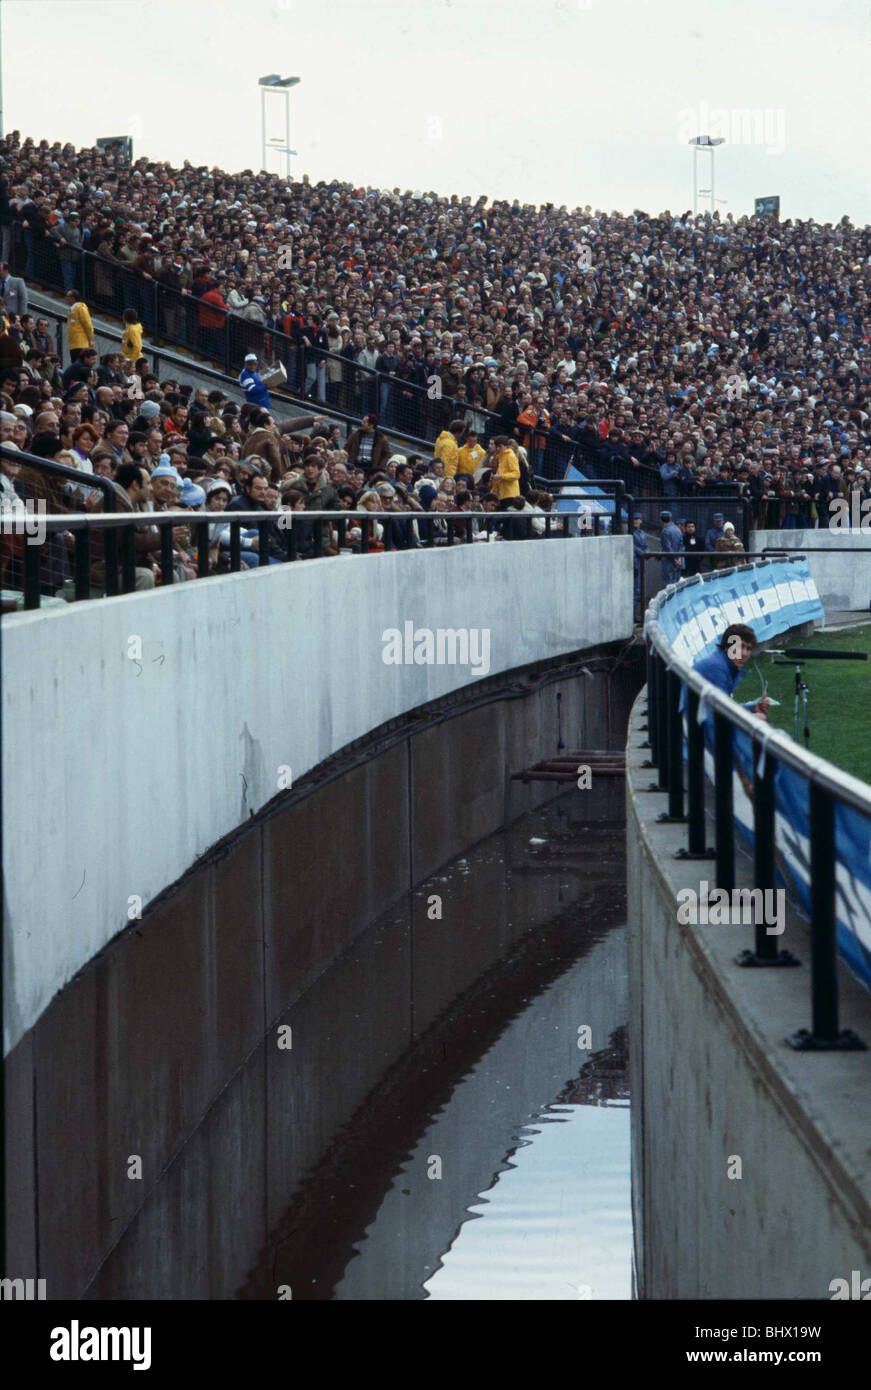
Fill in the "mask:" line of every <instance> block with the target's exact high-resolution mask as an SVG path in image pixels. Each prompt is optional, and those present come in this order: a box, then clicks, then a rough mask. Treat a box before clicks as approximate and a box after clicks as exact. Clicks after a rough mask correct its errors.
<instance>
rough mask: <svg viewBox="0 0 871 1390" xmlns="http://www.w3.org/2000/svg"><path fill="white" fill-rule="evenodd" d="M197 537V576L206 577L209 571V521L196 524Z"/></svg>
mask: <svg viewBox="0 0 871 1390" xmlns="http://www.w3.org/2000/svg"><path fill="white" fill-rule="evenodd" d="M195 529H196V537H197V577H198V578H199V579H205V578H207V576H208V573H209V523H208V522H207V521H198V522H197V524H196V528H195Z"/></svg>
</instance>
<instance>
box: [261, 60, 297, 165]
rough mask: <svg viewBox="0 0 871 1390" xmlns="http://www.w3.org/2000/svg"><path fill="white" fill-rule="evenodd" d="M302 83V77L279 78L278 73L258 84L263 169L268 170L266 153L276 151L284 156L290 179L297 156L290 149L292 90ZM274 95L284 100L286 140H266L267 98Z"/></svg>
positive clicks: (275, 138) (271, 74) (272, 138)
mask: <svg viewBox="0 0 871 1390" xmlns="http://www.w3.org/2000/svg"><path fill="white" fill-rule="evenodd" d="M301 81H302V78H301V77H279V75H278V73H277V72H272V73H269V74H268V75H267V76H266V77H261V79H260V81H259V82H258V84H257V85H258V87H259V88H260V158H261V167H262V168H263V170H264V171H265V170H266V151H267V149H270V150H275V151H276V152H277V153H278V154H283V155H284V177H285V178H286V179H289V178H290V156H291V155H292V154H296V150H292V149H291V148H290V89H291V87H297V86H298V85H299V83H300V82H301ZM270 93H272V95H273V96H274V97H277V96H280V97H282V98H283V100H284V138H283V139H282V137H281V136H280V135H279V136H273V137H271V138H270V139H269V140H267V138H266V98H267V96H269V94H270Z"/></svg>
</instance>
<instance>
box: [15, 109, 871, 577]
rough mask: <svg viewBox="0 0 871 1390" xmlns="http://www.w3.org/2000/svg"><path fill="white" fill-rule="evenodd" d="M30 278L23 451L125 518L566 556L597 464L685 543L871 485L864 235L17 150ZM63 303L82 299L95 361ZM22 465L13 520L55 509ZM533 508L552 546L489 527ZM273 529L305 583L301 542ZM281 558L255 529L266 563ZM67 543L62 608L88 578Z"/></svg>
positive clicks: (814, 515)
mask: <svg viewBox="0 0 871 1390" xmlns="http://www.w3.org/2000/svg"><path fill="white" fill-rule="evenodd" d="M0 261H2V265H0V301H2V302H0V315H2V316H0V397H2V399H0V441H2V442H3V443H4V444H11V445H14V446H16V447H17V448H18V449H19V450H24V451H26V452H28V453H29V454H30V455H31V456H33V455H36V456H37V457H39V458H41V459H44V460H47V461H52V460H53V461H55V462H56V463H59V464H61V465H66V466H67V467H72V468H75V469H78V470H79V471H80V472H82V473H83V474H88V473H94V474H97V475H99V476H103V477H106V478H110V479H111V480H112V483H113V488H114V491H115V494H116V496H117V497H118V499H119V500H118V507H119V508H120V509H122V510H127V509H130V510H134V511H136V510H142V511H144V510H155V511H158V510H166V509H167V508H175V507H177V506H181V507H182V508H185V509H189V510H191V511H194V512H200V511H201V512H203V513H205V512H209V513H215V514H216V515H217V514H220V513H225V512H226V513H230V512H231V511H232V510H233V509H234V508H235V509H237V510H244V511H245V513H246V515H247V514H248V513H249V512H250V511H251V510H255V511H256V510H258V509H260V510H262V509H265V510H266V511H269V512H276V511H280V510H291V511H294V512H303V511H312V510H313V511H318V512H319V511H330V510H333V509H335V510H336V511H341V512H345V513H352V514H353V515H354V517H355V518H356V520H355V521H354V522H353V523H352V522H349V521H348V520H347V518H346V521H345V523H344V524H343V525H342V526H341V528H338V529H335V530H330V529H329V528H328V531H327V533H326V536H323V535H322V534H321V533H320V531H319V535H318V539H317V544H316V545H315V541H314V538H313V535H309V536H308V537H307V534H306V529H305V527H304V526H302V525H301V522H299V521H298V522H297V524H296V536H295V541H294V544H295V545H297V544H299V545H300V546H301V551H299V552H298V553H301V554H302V555H305V554H306V553H311V554H313V553H318V554H332V553H339V552H340V551H342V550H345V549H348V548H355V547H356V548H365V549H370V548H371V549H377V548H397V547H401V546H405V545H416V544H420V543H432V542H433V540H434V539H435V540H436V542H438V541H439V540H440V539H444V538H446V530H445V529H444V528H445V522H444V520H443V519H442V517H440V516H439V513H442V514H447V515H451V516H452V515H454V514H456V513H457V512H463V511H467V512H469V513H470V514H474V517H475V518H476V519H474V520H470V521H469V522H468V528H469V529H468V532H467V536H468V538H478V537H479V536H480V537H481V538H482V539H483V538H484V537H485V536H493V535H495V536H497V537H499V538H503V539H509V538H520V537H521V536H523V537H526V536H535V535H541V534H545V533H548V534H549V531H550V527H549V522H548V521H547V520H546V519H547V518H549V516H550V514H551V511H552V509H553V505H554V503H553V497H552V495H551V492H550V491H548V490H547V487H548V483H547V482H543V480H548V482H553V484H554V485H556V484H558V483H559V482H560V481H561V480H562V479H564V478H565V477H566V475H567V471H568V470H570V469H572V470H574V473H575V476H578V477H581V478H584V477H586V478H591V477H595V478H602V479H604V478H611V479H615V480H620V481H622V483H623V484H624V486H625V487H626V488H627V490H628V491H629V492H630V493H631V494H632V495H633V496H634V497H636V498H642V499H649V501H650V504H651V506H652V507H653V508H654V510H653V511H651V512H650V514H649V515H648V516H647V518H646V521H647V524H648V525H654V526H656V527H657V528H658V525H659V523H658V520H657V518H658V516H659V511H660V507H669V508H673V509H675V510H676V511H681V512H682V511H687V513H688V514H689V512H690V510H691V509H692V508H695V511H694V512H693V515H694V516H696V517H697V519H698V522H699V524H698V525H697V528H696V529H697V530H699V531H705V530H707V529H708V527H709V525H710V519H711V514H712V513H713V510H714V506H713V505H712V507H711V508H710V509H709V510H708V514H707V515H705V514H704V512H703V511H702V510H701V509H700V499H701V503H704V500H705V499H706V498H708V497H710V498H711V500H712V503H713V504H714V505H716V499H719V498H722V497H723V496H725V495H727V494H731V495H734V496H735V497H738V496H739V495H743V496H745V497H747V498H748V499H749V502H750V506H751V508H752V513H753V518H754V521H755V522H756V523H757V524H759V525H765V526H769V527H772V526H787V527H789V526H795V525H813V524H816V523H817V522H818V523H819V524H821V525H824V524H826V522H827V519H828V503H829V502H830V501H831V500H832V499H833V498H834V497H838V496H840V497H848V496H849V495H850V493H857V494H858V495H859V497H860V499H861V500H864V499H865V498H866V497H868V496H869V494H871V471H869V470H871V420H869V415H868V413H867V411H866V410H865V409H864V406H865V403H866V397H867V386H868V380H869V365H868V342H869V327H871V314H869V308H868V294H867V284H868V279H869V274H871V233H869V231H868V230H867V229H856V228H854V227H852V226H851V224H850V223H849V221H848V220H847V219H843V220H842V222H841V223H839V224H838V225H837V226H834V227H833V226H831V225H827V226H819V225H817V224H815V223H812V222H809V223H807V222H806V223H800V222H794V223H793V222H786V223H784V224H780V225H778V224H776V223H772V222H771V221H770V220H768V219H761V218H760V219H757V218H742V219H740V220H738V221H732V220H731V218H727V219H725V220H721V219H720V218H719V216H718V215H715V216H714V217H713V218H710V217H705V218H702V217H699V218H697V219H694V218H692V217H690V216H688V215H684V216H680V217H675V216H672V215H671V214H668V213H665V214H662V215H660V216H657V217H654V216H649V215H647V214H645V213H642V212H635V213H633V214H632V215H631V216H621V215H618V214H607V215H606V214H604V213H601V212H598V211H595V212H594V211H593V210H592V209H590V208H589V207H587V208H584V209H575V210H574V211H569V210H567V209H566V208H565V207H561V208H555V207H553V206H550V205H548V206H545V207H543V208H535V207H531V206H523V207H521V206H519V205H518V204H516V203H515V204H513V205H512V204H508V203H495V204H490V203H488V201H487V200H486V199H485V198H479V199H477V200H472V199H470V198H465V199H460V198H458V197H456V196H454V197H451V198H444V197H437V196H436V195H434V194H426V195H422V194H420V193H416V192H415V193H405V194H401V193H400V192H399V191H398V190H393V191H389V190H373V189H363V188H353V187H352V186H350V185H348V184H340V183H333V184H329V185H327V184H319V185H317V186H313V185H311V184H310V183H308V181H306V180H303V181H302V182H301V183H288V182H287V181H285V180H283V179H281V178H279V177H278V176H276V175H269V174H265V173H260V174H254V173H252V172H251V171H245V172H244V173H242V174H237V175H231V174H226V173H223V172H222V171H220V170H217V169H211V170H209V169H206V168H196V169H195V168H193V167H191V166H190V165H189V164H187V163H186V164H185V165H184V167H183V168H181V169H174V168H170V167H169V166H168V165H166V164H157V163H152V162H149V161H147V160H144V159H140V160H137V161H136V162H135V164H133V165H132V166H131V165H129V164H127V163H125V162H124V161H123V160H122V159H121V158H120V157H116V156H112V155H110V154H104V153H102V152H100V151H99V150H97V149H90V150H80V151H76V150H75V149H74V148H73V147H72V146H69V145H65V146H61V145H59V144H55V145H49V144H48V143H47V142H44V141H43V142H42V143H40V144H35V143H34V142H32V141H29V140H25V141H22V140H21V139H20V137H19V136H18V134H17V132H13V133H12V134H11V135H10V136H8V137H7V138H5V139H4V140H2V141H0ZM33 286H39V287H41V288H42V289H48V290H53V291H57V292H61V293H65V294H66V298H67V305H68V319H67V333H68V347H69V356H70V359H71V360H70V362H69V365H67V366H64V364H63V360H62V359H61V357H60V355H59V354H58V353H57V352H56V351H55V350H54V349H55V344H54V342H53V340H52V335H51V332H50V328H49V325H48V322H47V320H46V319H45V318H42V319H41V318H40V314H39V312H38V311H33V310H32V309H31V306H30V305H29V302H28V293H29V291H30V292H32V287H33ZM92 314H93V315H94V316H96V315H97V314H101V315H104V316H111V317H112V318H113V319H115V320H116V321H120V323H121V325H122V327H123V339H122V342H121V346H120V352H118V353H108V354H107V353H105V352H103V353H101V354H97V353H96V351H95V350H94V347H93V345H94V340H95V335H94V328H93V323H92V320H91V315H92ZM161 342H163V343H168V344H173V345H175V346H176V347H178V348H180V349H182V350H187V351H189V352H192V353H196V354H197V355H199V356H201V357H203V358H205V359H207V360H209V361H211V362H213V363H217V364H219V365H220V366H221V367H222V368H223V369H224V370H226V371H227V372H228V373H231V374H232V376H233V377H234V378H237V379H238V380H239V383H240V386H241V387H242V389H243V391H244V395H245V403H244V404H243V405H241V407H240V406H238V405H236V404H234V403H233V402H231V401H229V400H228V399H227V397H226V394H225V393H224V392H223V391H222V390H219V389H215V390H212V391H207V390H204V389H202V388H193V387H192V386H190V385H189V384H188V383H185V381H184V380H183V379H182V378H183V372H181V371H179V372H178V373H173V374H172V375H169V376H167V375H166V373H165V372H164V373H163V375H162V378H161V379H158V377H157V376H156V375H155V374H154V373H153V372H152V370H151V365H150V363H149V356H148V355H149V346H148V344H149V343H151V344H152V345H153V344H159V343H161ZM269 383H272V384H273V385H274V384H276V383H277V384H278V385H279V387H280V388H283V387H284V384H285V383H286V390H287V392H288V393H290V394H291V395H292V396H293V397H294V398H295V399H296V400H298V401H302V402H303V403H304V404H303V405H302V406H301V407H300V406H298V407H297V414H296V416H295V417H292V416H289V418H285V419H281V418H279V417H278V416H276V414H274V413H273V410H274V400H273V399H271V398H270V384H269ZM302 410H306V411H310V412H311V413H309V414H303V413H301V411H302ZM288 415H289V412H288ZM327 416H329V417H330V418H329V419H328V418H327ZM337 418H341V419H342V420H343V422H344V427H342V426H337V425H336V424H335V423H331V421H333V422H334V421H335V420H336V419H337ZM397 437H399V438H401V439H402V440H403V441H404V442H403V444H402V446H401V450H400V449H398V448H397V447H396V446H395V445H393V446H391V438H393V439H394V440H395V439H396V438H397ZM0 464H2V485H0V505H2V507H3V508H4V510H14V509H15V507H16V504H17V503H16V499H17V502H18V503H20V501H21V499H22V498H25V497H28V496H30V497H33V496H37V495H39V488H38V487H37V484H36V480H35V478H34V477H33V476H30V477H29V478H28V473H30V475H32V474H33V469H32V468H31V469H30V470H28V468H27V467H26V466H19V465H16V463H15V461H14V450H5V451H4V456H3V457H2V460H0ZM28 482H29V487H28V486H27V485H26V484H27V483H28ZM41 486H42V489H43V495H45V496H46V497H47V499H48V500H49V501H50V503H51V507H52V509H54V507H55V506H57V507H60V508H62V509H67V510H73V511H82V510H85V509H88V508H92V509H94V510H96V509H97V508H98V507H100V506H101V505H102V499H101V498H100V497H99V496H98V495H97V493H96V492H95V490H94V489H93V488H89V487H88V486H87V485H86V484H85V483H84V482H82V484H81V485H76V484H75V483H72V482H71V481H70V480H69V479H68V478H66V479H65V480H64V481H62V482H60V481H58V479H57V478H56V479H55V481H54V482H53V483H46V482H45V479H44V478H43V481H42V484H41ZM521 510H522V511H523V512H525V513H527V514H529V513H532V514H533V515H532V519H531V520H530V517H529V516H528V515H527V517H526V519H525V520H526V525H525V527H524V529H523V530H522V531H518V530H517V529H516V525H517V522H516V520H511V519H509V520H503V519H501V518H500V519H499V521H498V523H497V524H495V525H493V526H491V525H488V526H487V527H486V528H485V527H483V526H482V525H481V522H480V516H481V515H482V514H484V513H488V512H493V513H503V512H507V513H511V512H514V511H521ZM385 511H386V512H387V513H389V514H390V515H388V516H387V517H383V516H382V513H383V512H385ZM366 512H372V513H373V514H377V515H378V517H379V519H378V520H377V521H372V522H365V521H363V520H362V519H361V518H362V515H363V514H364V513H366ZM271 524H272V525H273V526H274V529H273V531H272V532H270V537H269V549H270V555H269V559H270V560H273V559H274V560H276V561H277V560H280V559H281V558H286V547H287V537H286V536H285V535H283V534H282V533H281V528H280V527H279V526H278V525H277V523H275V522H274V520H273V523H271ZM727 524H731V522H730V523H727ZM512 527H514V528H515V529H513V530H512ZM227 530H228V528H227V524H226V522H225V523H224V524H222V523H221V522H220V520H215V521H214V522H211V523H210V529H209V542H210V543H209V561H208V566H206V565H205V564H204V562H203V560H201V558H200V556H199V554H198V547H196V546H192V544H191V538H190V535H186V534H185V528H184V527H180V528H179V529H178V534H177V545H176V547H175V549H174V553H173V560H172V564H173V570H174V578H175V579H177V580H178V579H184V578H189V577H194V576H195V575H196V574H202V573H205V572H209V573H214V572H220V571H221V569H222V568H223V567H225V566H226V564H227V552H228V549H229V542H228V536H227ZM198 534H202V532H201V531H200V532H199V533H198ZM261 536H262V533H261V532H258V533H257V534H255V533H254V528H247V534H244V535H243V537H242V541H241V545H242V550H243V563H245V561H246V560H247V561H248V562H252V561H253V559H254V557H255V556H256V557H257V561H258V562H259V559H260V557H259V553H258V550H259V542H260V539H261ZM14 541H15V538H9V537H4V541H3V544H4V565H5V573H4V585H5V586H6V587H12V588H15V587H16V581H15V570H16V565H18V564H19V563H20V556H18V555H16V553H15V544H14ZM149 541H150V542H151V545H150V546H149ZM64 543H66V544H67V545H69V544H70V542H69V538H67V539H66V542H65V541H64V539H63V538H62V537H58V538H55V539H54V541H53V543H52V544H53V546H54V551H55V552H56V553H55V557H54V560H53V561H52V564H51V565H50V566H47V567H46V574H45V576H44V579H43V585H44V587H43V591H44V592H46V593H49V592H50V593H58V592H59V591H61V588H62V584H63V583H68V582H69V579H68V575H66V576H65V575H64V555H63V545H64ZM136 547H137V555H136V582H137V586H139V587H150V586H151V585H152V584H153V583H155V582H157V583H159V582H161V581H163V582H166V580H165V578H164V575H163V571H165V569H166V560H167V552H166V549H165V547H164V548H163V550H162V552H161V553H162V557H163V562H164V563H163V565H161V560H160V558H159V557H158V555H157V551H156V549H155V537H154V535H153V534H150V532H149V529H148V528H147V527H143V528H142V529H141V531H140V532H139V534H138V537H137V542H136ZM711 548H713V547H711ZM717 548H719V549H722V548H723V547H722V546H719V547H717ZM58 579H61V581H62V583H61V585H58V584H57V580H58ZM93 580H94V584H95V587H96V589H97V590H99V586H100V582H101V581H100V573H99V558H98V559H97V560H95V564H94V574H93Z"/></svg>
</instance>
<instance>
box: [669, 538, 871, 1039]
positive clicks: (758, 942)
mask: <svg viewBox="0 0 871 1390" xmlns="http://www.w3.org/2000/svg"><path fill="white" fill-rule="evenodd" d="M789 558H790V561H792V562H795V561H799V560H800V559H801V556H800V555H794V554H793V555H791V556H790V557H789ZM771 563H773V562H772V561H770V560H757V561H755V562H753V563H752V564H749V565H740V566H733V567H732V569H733V570H735V569H737V570H758V569H762V568H764V567H765V566H766V565H769V564H771ZM730 572H731V571H729V570H726V571H719V572H718V574H720V575H722V574H724V573H725V574H728V573H730ZM713 578H714V576H713V575H698V576H696V577H694V578H692V579H686V580H683V581H682V582H681V583H680V584H679V585H677V586H676V588H670V589H669V590H667V591H666V592H664V593H662V594H658V595H657V596H656V598H654V599H653V600H652V601H651V603H650V606H649V607H648V609H647V615H646V620H645V629H644V631H645V642H646V646H647V701H648V703H647V730H648V743H649V746H650V760H649V766H651V767H654V768H656V769H657V772H658V780H657V782H656V783H655V784H653V785H652V787H651V790H654V789H655V790H660V791H664V792H667V793H668V810H667V812H666V813H664V815H663V816H661V817H660V819H661V820H667V821H671V822H676V823H681V824H686V827H687V845H686V849H684V850H679V851H678V852H677V854H676V856H675V857H676V858H680V859H713V860H714V866H715V868H714V872H715V879H716V887H717V888H718V889H723V890H725V891H726V892H727V893H729V894H731V893H732V892H733V891H734V889H735V886H736V884H735V816H734V806H733V772H734V771H735V769H736V762H735V752H734V746H733V745H734V735H735V732H736V731H740V732H741V733H743V734H745V735H746V736H747V738H748V739H749V740H750V745H751V754H752V766H753V794H752V803H753V841H754V857H753V884H754V888H758V889H762V890H763V892H764V891H766V890H770V891H772V892H773V891H774V889H775V881H776V866H777V858H776V840H775V829H776V823H775V817H776V798H775V774H776V769H777V766H778V764H780V765H782V766H783V767H786V768H790V769H792V771H794V772H796V773H798V774H799V776H800V777H801V778H802V779H803V780H804V781H805V782H806V783H807V785H808V797H809V825H810V903H811V922H810V931H811V1013H812V1021H811V1027H810V1029H803V1028H802V1029H798V1030H797V1031H796V1032H795V1033H793V1034H791V1035H790V1037H789V1038H788V1039H787V1041H788V1042H789V1044H790V1046H791V1047H794V1048H797V1049H799V1050H802V1051H827V1050H854V1049H862V1050H864V1049H865V1044H864V1043H863V1042H862V1041H861V1039H859V1038H858V1037H857V1036H856V1035H855V1033H853V1032H852V1031H851V1030H850V1029H841V1028H840V1026H839V1021H838V973H837V912H836V864H837V859H836V845H835V816H836V810H837V807H839V806H846V807H849V808H851V809H852V810H854V811H856V812H858V813H859V814H860V815H862V816H863V817H864V818H866V819H868V820H869V821H871V788H869V787H868V786H866V784H865V783H864V782H860V781H859V780H858V778H856V777H851V776H850V774H849V773H847V772H841V771H839V770H838V769H837V768H835V767H833V766H832V764H831V763H828V762H826V761H825V760H824V759H822V758H819V757H817V756H816V755H815V754H813V753H810V752H808V751H807V750H805V749H803V748H802V747H801V746H800V745H799V744H797V743H795V742H793V740H792V739H790V738H789V737H788V736H787V735H786V734H784V733H781V732H780V731H778V730H776V729H773V728H771V727H770V725H769V724H768V723H767V722H766V721H764V720H761V719H759V718H757V717H756V716H755V715H753V714H751V713H750V712H749V711H747V710H745V709H743V708H742V707H741V706H740V705H738V704H736V703H735V702H734V701H732V700H731V699H729V698H728V697H727V696H726V695H725V694H724V693H723V692H722V691H720V690H718V689H716V687H714V686H713V685H711V683H710V682H709V681H707V680H705V679H704V678H703V677H701V676H699V675H698V674H697V673H696V672H695V671H694V670H693V669H692V667H690V666H688V665H687V664H686V663H685V662H684V661H682V660H680V659H679V658H678V657H677V656H676V655H675V653H674V651H673V649H672V648H671V646H670V644H669V642H668V640H667V638H666V636H665V634H664V632H663V630H662V628H661V626H660V623H659V613H660V610H661V608H662V607H663V605H664V604H666V603H668V602H669V600H670V599H671V597H672V596H673V594H674V593H675V592H679V591H680V590H684V589H686V588H689V587H690V586H691V585H693V584H703V583H706V582H709V581H710V580H711V579H713ZM684 692H685V700H686V729H684V719H683V713H682V704H683V699H684ZM702 699H703V700H704V704H705V706H706V708H707V709H708V710H709V711H710V713H711V717H712V719H713V766H714V842H715V843H714V847H713V848H712V849H709V848H708V847H707V834H706V818H705V730H704V728H703V726H702V724H701V723H700V722H699V702H700V700H702ZM684 742H686V757H685V755H684ZM644 746H647V745H644ZM685 767H686V776H685V775H684V768H685ZM739 771H740V769H739ZM685 808H686V809H685ZM737 964H739V965H742V966H769V967H771V966H789V965H797V964H800V962H799V961H798V960H797V959H796V957H795V956H794V955H793V954H792V952H788V951H779V950H778V949H777V947H776V944H775V942H774V940H773V938H772V937H771V936H770V935H769V934H768V931H767V928H766V926H765V925H764V923H762V922H757V925H756V929H755V944H754V950H753V951H747V952H743V953H742V954H741V955H740V956H738V957H737Z"/></svg>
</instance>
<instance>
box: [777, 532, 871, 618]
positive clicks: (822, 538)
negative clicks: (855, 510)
mask: <svg viewBox="0 0 871 1390" xmlns="http://www.w3.org/2000/svg"><path fill="white" fill-rule="evenodd" d="M770 546H773V547H776V548H777V549H780V550H800V551H802V552H803V553H806V554H807V562H808V568H809V569H810V572H811V575H812V577H813V578H814V580H815V581H816V586H817V589H818V590H819V594H820V598H821V599H822V601H823V607H824V608H825V610H826V612H827V613H837V612H846V611H848V610H857V609H860V610H861V611H862V612H863V613H867V612H868V605H869V603H871V536H869V533H868V532H867V531H859V530H855V531H831V530H808V531H804V530H802V531H798V530H796V531H751V533H750V548H751V550H752V551H753V552H754V554H759V553H761V552H762V551H763V550H765V549H766V548H767V547H770ZM806 546H810V547H819V548H816V549H815V548H812V549H810V550H805V547H806ZM860 547H864V553H860V554H857V553H856V551H857V550H858V549H859V548H860ZM847 552H852V553H847Z"/></svg>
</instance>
